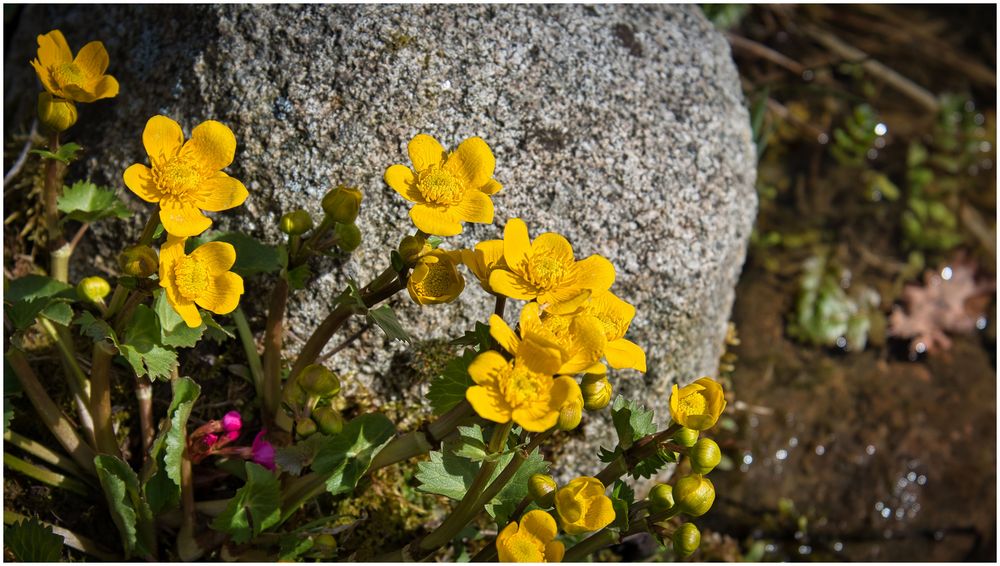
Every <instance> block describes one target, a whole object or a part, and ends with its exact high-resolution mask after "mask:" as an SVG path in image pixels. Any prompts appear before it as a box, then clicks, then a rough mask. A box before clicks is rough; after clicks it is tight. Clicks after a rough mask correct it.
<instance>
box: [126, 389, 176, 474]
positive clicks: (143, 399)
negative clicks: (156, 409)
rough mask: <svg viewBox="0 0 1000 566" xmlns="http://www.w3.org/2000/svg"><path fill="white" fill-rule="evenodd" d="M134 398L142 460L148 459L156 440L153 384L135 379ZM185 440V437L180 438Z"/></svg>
mask: <svg viewBox="0 0 1000 566" xmlns="http://www.w3.org/2000/svg"><path fill="white" fill-rule="evenodd" d="M135 398H136V401H137V402H138V404H139V428H140V434H141V435H142V460H143V462H145V461H146V458H148V457H149V449H150V447H152V446H153V439H154V438H156V425H155V424H154V422H153V383H152V382H151V381H150V380H149V378H148V377H146V376H144V375H143V376H138V375H137V376H136V378H135ZM181 438H185V437H183V436H182V437H181Z"/></svg>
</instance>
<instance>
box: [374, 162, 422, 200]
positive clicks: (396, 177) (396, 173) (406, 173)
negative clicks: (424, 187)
mask: <svg viewBox="0 0 1000 566" xmlns="http://www.w3.org/2000/svg"><path fill="white" fill-rule="evenodd" d="M384 178H385V182H386V184H387V185H389V186H390V187H392V189H393V190H394V191H396V192H397V193H399V194H400V195H401V196H402V197H403V198H405V199H406V200H408V201H410V202H423V200H424V196H423V195H422V194H420V191H419V190H418V189H417V186H416V182H417V178H416V176H415V175H414V174H413V171H411V170H410V168H409V167H407V166H406V165H393V166H392V167H389V168H388V169H386V170H385V177H384Z"/></svg>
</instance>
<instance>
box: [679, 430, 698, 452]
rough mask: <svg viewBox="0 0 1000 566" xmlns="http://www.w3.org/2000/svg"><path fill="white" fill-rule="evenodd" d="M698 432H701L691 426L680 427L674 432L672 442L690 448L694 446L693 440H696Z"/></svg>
mask: <svg viewBox="0 0 1000 566" xmlns="http://www.w3.org/2000/svg"><path fill="white" fill-rule="evenodd" d="M699 434H701V433H700V432H698V431H697V430H695V429H693V428H687V427H681V429H680V430H678V431H677V432H675V433H674V442H676V443H677V444H679V445H680V446H683V447H685V448H690V447H692V446H694V443H695V442H698V435H699Z"/></svg>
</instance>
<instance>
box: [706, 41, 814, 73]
mask: <svg viewBox="0 0 1000 566" xmlns="http://www.w3.org/2000/svg"><path fill="white" fill-rule="evenodd" d="M726 39H728V40H729V45H731V46H732V47H733V48H735V49H737V50H739V51H744V52H746V53H750V54H752V55H756V56H757V57H760V58H761V59H767V60H768V61H770V62H772V63H774V64H775V65H778V66H779V67H782V68H785V69H788V70H789V71H791V72H793V73H795V74H796V75H798V76H800V77H801V76H802V73H804V72H805V71H806V67H805V65H803V64H802V63H799V62H798V61H795V60H793V59H791V58H789V57H786V56H785V55H782V54H781V53H778V52H777V51H775V50H774V49H771V48H770V47H768V46H766V45H764V44H762V43H757V42H756V41H753V40H752V39H747V38H745V37H742V36H739V35H736V34H734V33H727V34H726Z"/></svg>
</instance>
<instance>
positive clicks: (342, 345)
mask: <svg viewBox="0 0 1000 566" xmlns="http://www.w3.org/2000/svg"><path fill="white" fill-rule="evenodd" d="M369 328H371V323H370V322H368V321H367V320H366V321H365V323H364V324H363V325H362V326H361V328H360V329H358V331H357V332H355V333H354V334H351V335H350V336H348V337H347V338H345V339H344V341H343V342H341V343H340V344H337V347H335V348H334V349H332V350H330V351H329V352H328V353H326V354H323V355H322V356H320V357H319V360H318V362H319V363H323V362H325V361H327V360H329V359H330V358H332V357H333V356H336V355H337V353H338V352H340V351H342V350H343V349H344V348H346V347H348V346H350V345H351V342H354V341H355V340H357V339H358V338H361V335H362V334H364V333H365V332H366V331H367V330H368V329H369Z"/></svg>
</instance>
